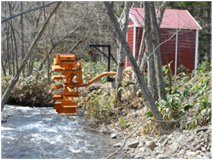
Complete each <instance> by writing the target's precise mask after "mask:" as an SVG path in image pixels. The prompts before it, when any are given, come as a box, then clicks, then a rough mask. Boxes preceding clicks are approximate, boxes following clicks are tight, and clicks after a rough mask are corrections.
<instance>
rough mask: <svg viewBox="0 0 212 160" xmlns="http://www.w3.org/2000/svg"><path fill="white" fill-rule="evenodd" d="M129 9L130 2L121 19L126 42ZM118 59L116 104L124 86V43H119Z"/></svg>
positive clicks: (126, 5) (126, 3) (126, 4)
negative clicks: (120, 89)
mask: <svg viewBox="0 0 212 160" xmlns="http://www.w3.org/2000/svg"><path fill="white" fill-rule="evenodd" d="M129 8H130V2H129V1H126V2H125V6H124V10H123V11H122V15H121V17H120V24H121V29H122V32H123V34H124V36H125V40H126V34H127V26H128V22H129ZM117 59H118V68H117V75H116V96H115V104H116V103H118V102H120V101H121V92H120V91H119V88H120V87H121V86H122V79H123V69H124V48H123V46H122V43H119V52H118V56H117ZM115 106H116V105H115Z"/></svg>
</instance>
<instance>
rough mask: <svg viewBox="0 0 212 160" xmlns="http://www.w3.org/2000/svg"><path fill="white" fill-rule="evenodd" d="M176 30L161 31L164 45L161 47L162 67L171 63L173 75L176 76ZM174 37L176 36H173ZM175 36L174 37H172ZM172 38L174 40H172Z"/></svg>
mask: <svg viewBox="0 0 212 160" xmlns="http://www.w3.org/2000/svg"><path fill="white" fill-rule="evenodd" d="M175 32H176V30H173V29H160V33H161V43H163V42H165V41H167V40H168V39H169V40H168V41H167V42H165V43H163V45H162V46H161V47H160V50H161V60H162V65H167V63H168V64H169V63H170V62H172V63H171V66H170V67H171V70H172V74H174V73H175V72H174V70H175V43H176V35H174V34H175ZM173 35H174V36H173ZM172 36H173V37H172ZM171 37H172V38H171Z"/></svg>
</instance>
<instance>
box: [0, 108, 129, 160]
mask: <svg viewBox="0 0 212 160" xmlns="http://www.w3.org/2000/svg"><path fill="white" fill-rule="evenodd" d="M10 113H12V114H13V115H12V116H11V117H10V118H9V119H8V121H7V122H5V123H2V124H1V158H9V159H55V158H56V159H73V158H74V159H90V158H94V159H96V158H102V157H106V156H108V155H109V154H111V153H113V152H114V151H115V149H114V148H113V144H114V143H117V141H116V140H112V139H111V138H110V136H109V135H105V134H101V133H98V134H97V133H94V132H93V131H88V130H84V129H83V125H84V124H83V117H82V116H68V115H64V114H57V113H56V112H55V110H54V109H53V108H51V107H41V108H30V107H21V106H11V105H6V106H5V108H4V111H3V113H2V114H10ZM116 158H126V157H123V156H120V155H119V157H116Z"/></svg>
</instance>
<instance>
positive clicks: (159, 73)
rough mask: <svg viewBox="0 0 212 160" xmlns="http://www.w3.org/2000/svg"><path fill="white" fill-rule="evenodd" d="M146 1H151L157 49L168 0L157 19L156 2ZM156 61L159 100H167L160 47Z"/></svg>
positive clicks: (154, 41)
mask: <svg viewBox="0 0 212 160" xmlns="http://www.w3.org/2000/svg"><path fill="white" fill-rule="evenodd" d="M146 3H150V5H149V7H150V17H151V33H152V46H153V49H155V48H157V46H159V44H160V38H159V37H160V33H159V32H160V31H159V26H160V24H161V21H162V17H163V13H164V10H165V6H166V5H167V2H163V5H162V6H161V8H160V11H159V13H158V17H157V19H156V16H155V7H154V2H146ZM156 20H158V21H156ZM154 62H155V71H156V76H157V88H158V95H159V100H161V99H164V100H166V91H165V83H164V76H163V70H162V62H161V53H160V48H159V47H158V48H157V49H156V50H155V53H154Z"/></svg>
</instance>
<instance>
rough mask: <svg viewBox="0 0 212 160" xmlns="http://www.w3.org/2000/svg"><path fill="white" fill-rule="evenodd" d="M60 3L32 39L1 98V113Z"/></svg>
mask: <svg viewBox="0 0 212 160" xmlns="http://www.w3.org/2000/svg"><path fill="white" fill-rule="evenodd" d="M61 3H62V2H58V3H57V5H56V7H55V8H54V9H53V11H52V12H51V14H50V15H49V17H48V18H47V19H46V21H45V23H44V24H43V26H42V28H41V29H40V30H39V32H38V34H37V36H36V38H35V39H34V41H33V42H32V43H31V45H30V47H29V48H28V51H27V53H26V55H25V57H24V59H23V61H22V63H21V66H20V68H19V70H18V72H17V73H16V75H15V76H14V77H13V78H12V80H11V82H10V83H9V86H8V87H7V89H6V91H5V92H4V95H3V96H2V100H1V111H3V109H4V104H5V103H6V101H7V100H8V98H9V95H10V92H11V91H12V89H13V87H14V86H15V84H16V82H17V81H18V79H19V75H20V73H21V72H22V70H23V68H24V66H25V65H26V63H27V61H28V59H29V57H30V55H31V54H32V53H33V52H32V50H33V48H34V47H35V45H36V43H37V42H38V40H39V38H40V37H41V35H42V33H43V32H44V30H45V28H46V26H47V24H48V23H49V21H50V19H51V17H52V16H53V14H54V13H55V12H56V10H57V9H58V7H59V6H60V4H61Z"/></svg>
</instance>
